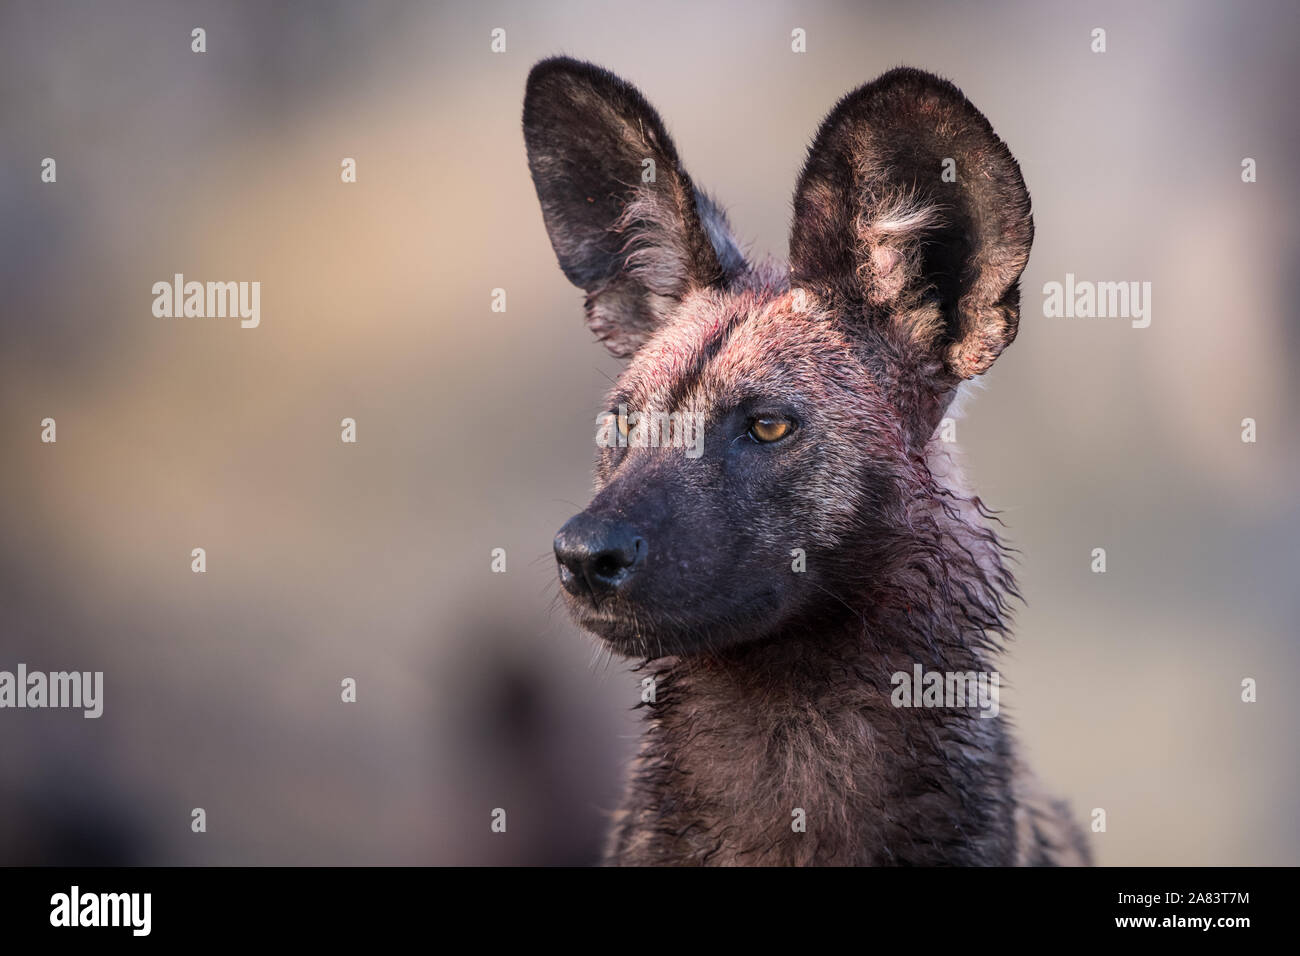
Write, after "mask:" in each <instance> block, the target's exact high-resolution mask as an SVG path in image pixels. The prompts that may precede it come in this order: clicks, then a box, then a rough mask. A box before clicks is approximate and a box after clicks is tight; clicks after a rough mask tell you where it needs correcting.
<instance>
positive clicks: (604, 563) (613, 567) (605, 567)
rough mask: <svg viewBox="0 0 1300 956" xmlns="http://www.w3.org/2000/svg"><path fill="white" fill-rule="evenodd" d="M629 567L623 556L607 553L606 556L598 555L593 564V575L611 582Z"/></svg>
mask: <svg viewBox="0 0 1300 956" xmlns="http://www.w3.org/2000/svg"><path fill="white" fill-rule="evenodd" d="M627 566H628V565H627V563H626V562H625V561H624V560H623V555H621V554H616V553H613V552H609V551H606V552H605V553H604V554H601V555H597V556H596V560H595V561H593V562H592V563H591V573H592V574H594V575H596V577H598V578H605V579H606V580H609V579H610V578H613V577H614V576H615V575H617V574H618V573H619V572H620V571H622V570H623V569H624V568H626V567H627Z"/></svg>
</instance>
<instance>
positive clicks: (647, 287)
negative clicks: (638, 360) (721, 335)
mask: <svg viewBox="0 0 1300 956" xmlns="http://www.w3.org/2000/svg"><path fill="white" fill-rule="evenodd" d="M524 141H525V143H526V144H527V147H528V167H529V169H530V170H531V171H532V174H533V184H534V185H535V186H536V187H537V197H538V199H539V200H540V201H541V205H542V216H543V218H544V219H545V221H546V229H547V231H548V232H549V233H550V237H551V245H552V247H553V248H554V249H555V255H556V257H557V258H558V259H559V261H560V268H561V269H563V270H564V274H565V275H566V276H567V277H568V279H569V281H570V282H572V283H573V284H574V285H576V286H578V287H579V288H581V289H584V290H585V291H586V293H587V324H588V325H589V326H590V327H591V330H592V331H593V332H594V333H595V334H596V336H597V338H599V339H601V340H602V341H603V342H604V343H605V345H606V347H607V348H608V349H609V350H610V351H611V352H613V353H614V354H615V355H619V356H628V355H631V354H632V353H633V352H635V351H636V350H637V348H639V347H640V345H641V344H642V343H643V342H644V341H645V340H646V339H647V338H648V337H649V336H650V335H651V334H652V333H653V332H654V330H655V329H656V328H657V327H658V326H659V325H660V323H661V322H662V321H663V319H664V317H665V316H666V315H667V314H668V313H669V312H670V311H671V310H672V309H673V308H674V307H675V306H676V305H677V303H679V302H680V301H681V299H682V298H683V296H685V295H686V294H687V293H688V292H690V291H691V290H693V289H701V288H707V287H710V286H725V285H726V284H727V283H728V282H729V281H730V280H731V279H733V278H734V277H735V276H737V275H739V274H740V273H741V272H743V271H745V268H746V265H745V260H744V257H743V256H742V255H741V253H740V251H739V249H738V248H737V246H736V243H735V240H734V239H733V238H732V236H731V231H730V228H729V227H728V226H727V221H726V218H725V216H724V215H723V214H722V212H721V210H719V209H718V208H717V207H716V206H715V205H714V204H713V203H712V202H711V201H710V200H709V199H708V198H707V197H706V196H705V195H704V194H703V193H701V192H699V191H698V190H696V188H695V186H694V184H693V183H692V182H691V178H690V177H689V176H688V175H687V174H686V171H685V170H684V169H683V168H682V166H681V162H680V161H679V160H678V158H677V149H676V147H674V146H673V142H672V140H671V139H670V138H669V137H668V132H667V130H665V129H664V125H663V122H662V121H661V120H660V119H659V114H658V113H656V112H655V110H654V108H653V107H651V106H650V104H649V103H647V102H646V101H645V98H644V97H643V96H642V95H641V94H640V93H639V92H638V91H637V90H636V88H635V87H633V86H632V85H631V84H629V83H627V82H625V81H623V80H621V79H619V78H618V77H617V76H615V75H614V74H612V73H610V72H608V71H606V70H602V69H600V68H599V67H597V66H593V65H591V64H590V63H582V62H580V61H578V60H573V59H569V58H567V57H556V58H554V59H549V60H543V61H542V62H540V63H538V64H537V65H536V66H534V67H533V69H532V72H531V73H530V74H529V75H528V88H527V92H526V93H525V95H524ZM647 161H648V162H647Z"/></svg>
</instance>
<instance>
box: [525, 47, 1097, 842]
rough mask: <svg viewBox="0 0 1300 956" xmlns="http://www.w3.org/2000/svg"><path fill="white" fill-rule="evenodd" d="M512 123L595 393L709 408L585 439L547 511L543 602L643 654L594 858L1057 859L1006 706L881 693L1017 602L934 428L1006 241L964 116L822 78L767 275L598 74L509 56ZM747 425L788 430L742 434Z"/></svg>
mask: <svg viewBox="0 0 1300 956" xmlns="http://www.w3.org/2000/svg"><path fill="white" fill-rule="evenodd" d="M524 130H525V137H526V140H527V143H528V150H529V162H530V167H531V169H532V173H533V178H534V181H535V183H536V185H537V189H538V193H539V196H540V197H541V202H542V209H543V213H544V216H545V219H546V224H547V228H548V231H549V232H550V235H551V239H552V243H553V245H554V247H555V250H556V254H557V257H558V258H559V260H560V264H561V266H562V268H563V269H564V271H565V274H566V275H568V276H569V278H570V279H571V280H573V281H574V282H575V283H576V284H578V285H579V286H581V287H582V288H583V289H585V290H586V292H587V306H588V318H589V322H590V324H591V327H592V329H593V331H594V332H595V334H596V335H597V336H598V337H600V338H601V339H602V340H603V341H605V342H606V344H607V345H608V346H609V347H610V348H611V350H612V351H614V352H615V353H616V354H620V355H627V356H630V357H631V361H630V363H629V365H628V367H627V369H626V370H625V372H624V373H623V375H622V376H621V377H620V378H619V381H618V383H617V384H616V386H615V388H614V389H613V391H612V392H611V394H610V395H609V397H608V405H607V407H608V408H610V409H611V410H612V409H615V408H618V407H627V408H632V409H643V410H663V411H692V412H697V413H699V415H700V416H702V419H703V420H704V421H706V422H707V423H708V430H707V433H706V443H705V453H704V454H703V455H702V456H701V457H699V458H698V459H692V458H688V457H685V456H683V454H682V453H681V452H680V450H678V449H671V448H639V447H637V448H602V449H601V450H600V452H599V453H598V456H597V464H596V493H595V496H594V498H593V501H592V503H591V505H590V506H589V508H588V509H586V510H585V511H584V512H583V513H582V514H581V515H578V516H576V517H575V518H574V519H573V520H572V521H570V522H569V523H568V524H567V525H566V526H565V528H564V529H562V530H561V533H560V535H559V536H557V541H556V553H557V557H558V558H559V560H560V570H561V580H562V582H563V583H564V586H565V589H566V598H567V600H568V602H569V606H570V609H571V610H572V611H573V613H574V614H575V616H576V617H577V619H578V620H579V622H580V623H582V624H583V625H584V626H585V627H587V628H588V629H590V630H591V631H592V632H593V633H595V634H597V635H598V636H600V637H601V638H603V639H604V640H606V641H608V642H609V644H610V645H611V646H612V647H613V649H614V650H616V651H617V652H619V653H622V654H625V655H627V656H628V657H631V658H633V659H635V660H638V661H640V662H641V663H640V664H639V667H640V669H641V671H642V673H643V675H647V676H652V677H653V678H654V683H653V687H654V695H653V701H650V702H648V703H647V704H646V705H645V709H646V713H647V720H646V729H645V735H644V738H643V742H642V747H641V751H640V755H639V756H638V758H637V760H636V763H635V766H634V768H633V771H632V775H631V778H630V781H629V786H628V792H627V796H626V799H625V802H624V805H623V807H622V809H621V810H620V811H619V812H618V814H617V817H616V820H615V826H614V830H613V833H612V836H611V843H610V848H609V860H610V862H612V863H619V864H985V865H990V864H992V865H998V864H1001V865H1009V864H1014V863H1022V864H1052V863H1077V862H1085V861H1086V859H1087V848H1086V845H1085V844H1084V841H1083V838H1082V834H1081V832H1080V831H1079V829H1078V828H1077V826H1076V825H1075V823H1074V822H1073V821H1072V820H1070V818H1069V815H1068V812H1067V811H1066V809H1065V808H1064V807H1063V806H1062V805H1061V804H1058V803H1055V802H1053V801H1051V800H1050V799H1048V798H1046V797H1043V796H1041V795H1040V794H1039V791H1038V788H1037V785H1036V784H1035V783H1034V782H1033V780H1032V777H1031V776H1030V775H1029V774H1028V772H1027V771H1026V770H1025V768H1024V767H1023V766H1022V764H1021V762H1020V760H1019V759H1018V757H1017V755H1016V750H1015V746H1014V742H1013V740H1012V735H1011V731H1010V728H1009V726H1008V722H1007V718H1006V716H1005V714H1000V715H998V716H996V717H992V718H991V719H990V718H989V717H988V715H984V716H981V714H980V712H979V711H978V710H977V709H976V708H974V707H963V706H957V707H929V708H905V707H898V706H895V704H894V702H893V701H892V700H891V690H892V689H893V688H892V686H891V675H892V674H894V673H896V672H910V671H911V670H912V668H913V667H914V666H917V665H919V666H922V667H924V669H925V670H927V671H943V672H948V671H957V672H982V673H987V672H991V671H995V670H996V659H997V653H998V651H999V648H1000V645H1001V640H1002V639H1003V637H1004V636H1005V634H1006V632H1007V628H1008V626H1009V610H1008V603H1007V602H1008V600H1009V599H1011V598H1014V597H1015V596H1016V589H1015V583H1014V580H1013V579H1012V576H1011V574H1010V572H1009V570H1008V568H1007V566H1006V563H1005V560H1004V553H1003V551H1004V549H1003V547H1002V545H1001V543H1000V541H999V540H998V538H997V536H996V535H995V533H994V532H993V530H992V529H991V527H990V525H989V516H988V514H987V512H986V511H985V509H984V508H983V506H982V505H981V504H980V503H979V500H978V499H977V498H974V497H973V496H971V495H969V494H968V493H967V492H966V490H965V489H964V487H963V484H962V480H961V477H960V474H959V473H958V470H957V468H956V466H955V464H954V463H953V462H952V460H951V459H950V457H949V455H948V454H947V452H946V449H945V446H944V445H943V443H942V442H940V441H939V440H938V439H937V438H936V436H935V430H936V427H937V426H938V425H939V422H940V418H941V416H942V414H943V413H944V411H945V409H947V407H948V406H949V404H950V402H951V401H952V399H953V397H954V394H955V393H956V391H957V389H958V386H959V385H960V383H961V382H962V381H964V380H965V379H968V378H970V377H971V376H973V375H975V374H978V373H980V372H982V371H984V370H985V369H987V368H988V366H989V364H990V363H991V362H992V361H993V359H994V358H996V356H997V354H998V353H999V352H1000V351H1001V350H1002V349H1003V348H1005V347H1006V345H1007V344H1009V343H1010V341H1011V340H1012V339H1013V338H1014V336H1015V332H1016V326H1017V320H1018V289H1017V279H1018V277H1019V275H1020V271H1021V270H1022V269H1023V268H1024V264H1025V262H1026V260H1027V258H1028V254H1029V244H1030V241H1031V239H1032V221H1031V219H1030V217H1029V197H1028V193H1027V191H1026V190H1025V188H1024V184H1023V182H1022V181H1021V179H1020V173H1019V169H1018V167H1017V166H1016V164H1015V160H1014V159H1012V158H1011V155H1010V153H1009V152H1008V151H1007V149H1006V147H1005V146H1004V145H1003V144H1002V142H1001V140H999V139H997V137H996V135H995V134H994V133H993V131H992V129H991V127H989V125H988V123H987V121H986V120H985V119H984V118H983V116H982V115H980V114H979V113H978V111H976V110H975V109H974V107H973V106H971V105H970V104H969V102H967V101H966V100H965V98H964V97H963V96H962V95H961V94H960V92H959V91H957V90H956V88H955V87H953V86H952V85H951V84H948V83H946V82H945V81H942V80H939V79H938V78H936V77H933V76H930V75H929V74H924V73H920V72H919V71H914V70H898V71H893V72H891V73H889V74H886V75H885V76H884V77H882V78H881V79H880V80H877V81H876V82H875V83H873V84H870V85H868V86H866V87H863V88H862V89H861V90H858V91H856V92H855V93H853V94H850V96H848V97H845V99H844V100H842V101H841V103H840V104H839V105H837V107H836V108H835V110H833V111H832V113H831V115H830V116H829V117H828V119H827V121H826V123H824V124H823V127H822V130H821V132H820V133H819V134H818V136H817V139H816V141H815V142H814V144H813V147H812V149H811V150H810V154H809V159H808V163H807V165H806V166H805V169H804V172H803V175H802V176H801V178H800V184H799V188H798V189H797V191H796V198H795V221H794V228H793V231H792V239H791V265H790V267H789V268H786V267H784V266H781V265H778V264H771V263H769V264H764V265H759V266H751V265H749V264H748V263H747V262H745V261H744V258H743V257H742V256H741V255H740V253H739V252H738V246H737V245H736V243H735V241H734V239H732V238H731V236H730V231H729V228H728V227H727V224H726V220H725V217H724V216H723V215H722V213H721V211H720V210H719V209H718V207H717V206H716V205H714V204H713V203H712V202H711V201H710V200H708V199H707V198H706V197H704V195H703V194H702V193H700V192H699V191H698V190H697V189H696V188H695V187H694V185H693V184H692V183H691V181H690V179H689V177H688V176H687V175H686V173H685V171H684V170H683V169H682V168H681V165H680V161H679V159H678V157H677V153H676V149H675V147H674V146H673V145H672V142H671V140H670V139H669V137H668V135H667V131H666V130H665V129H664V128H663V125H662V122H661V121H660V119H659V117H658V115H657V114H656V113H655V112H654V111H653V109H652V108H651V107H650V106H649V105H648V104H647V103H646V102H645V100H644V98H642V97H641V96H640V94H639V93H637V92H636V91H635V90H634V89H633V88H632V87H630V86H629V85H628V84H626V83H624V82H623V81H621V80H619V79H618V78H616V77H614V76H613V75H612V74H609V73H606V72H605V71H603V70H599V69H598V68H596V67H592V66H590V65H588V64H581V63H577V62H576V61H572V60H566V59H558V60H550V61H545V62H544V63H542V64H539V65H538V66H537V67H536V68H535V69H534V71H533V74H532V76H531V77H530V79H529V89H528V94H527V96H526V98H525V115H524ZM645 156H652V157H653V158H655V159H656V162H657V166H658V170H659V177H658V179H657V181H656V183H655V184H646V183H644V182H639V181H638V173H639V170H640V169H641V162H642V159H643V157H645ZM950 156H951V157H954V158H955V159H956V163H957V168H958V169H959V171H960V176H959V181H958V183H947V182H944V181H942V180H941V179H940V177H939V173H940V161H941V160H942V159H943V158H945V157H950ZM770 419H775V420H778V421H781V422H784V423H786V424H788V425H789V426H790V428H789V432H788V435H787V436H784V437H782V438H780V439H778V440H775V441H772V442H765V441H760V440H758V439H756V438H755V437H754V436H755V432H754V430H753V423H754V422H755V421H763V420H770ZM796 555H803V556H804V557H806V566H804V567H796V564H798V563H799V560H798V559H797V560H794V561H792V556H796ZM601 562H603V563H601ZM611 562H612V563H611ZM800 819H802V820H804V821H806V827H805V828H803V829H800V828H799V827H798V826H792V823H794V822H795V821H797V820H800Z"/></svg>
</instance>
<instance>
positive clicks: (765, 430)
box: [749, 418, 794, 445]
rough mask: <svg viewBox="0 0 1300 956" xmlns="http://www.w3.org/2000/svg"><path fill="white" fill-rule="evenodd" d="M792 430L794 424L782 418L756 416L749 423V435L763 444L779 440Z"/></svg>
mask: <svg viewBox="0 0 1300 956" xmlns="http://www.w3.org/2000/svg"><path fill="white" fill-rule="evenodd" d="M792 431H794V425H792V424H791V423H790V422H787V421H786V420H785V419H783V418H756V419H754V420H753V421H752V422H750V425H749V437H750V438H752V439H754V441H756V442H760V443H762V444H764V445H766V444H770V443H771V442H774V441H780V440H781V439H782V438H784V437H785V436H786V435H788V434H790V432H792Z"/></svg>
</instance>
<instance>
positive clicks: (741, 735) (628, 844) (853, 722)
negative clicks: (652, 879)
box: [609, 562, 1016, 864]
mask: <svg viewBox="0 0 1300 956" xmlns="http://www.w3.org/2000/svg"><path fill="white" fill-rule="evenodd" d="M988 567H989V568H991V569H992V570H994V571H997V572H1000V564H997V563H996V562H994V564H993V565H990V566H988ZM963 574H965V575H967V576H968V577H969V580H967V579H966V578H964V577H961V575H963ZM943 575H947V578H946V579H945V578H944V577H943ZM930 578H933V569H930V571H929V573H928V574H922V575H921V576H920V578H909V579H907V580H900V581H899V582H897V586H896V587H895V588H894V589H893V590H894V593H905V594H907V595H909V597H908V599H907V600H906V601H901V602H899V601H891V600H889V599H885V598H882V597H881V595H880V594H879V593H877V594H876V595H875V596H874V597H871V598H868V597H867V596H862V597H860V598H858V599H856V600H854V601H853V605H851V606H859V607H867V608H868V609H867V610H864V611H861V612H853V613H849V612H845V613H843V614H841V615H839V616H838V618H836V619H833V620H831V619H822V620H819V621H817V622H815V623H814V622H810V621H803V622H801V623H800V624H799V625H795V626H791V627H789V628H787V629H786V630H785V631H784V633H781V634H779V635H775V636H773V637H770V638H768V639H765V640H763V641H761V642H757V643H754V644H742V645H740V646H737V647H734V648H732V649H730V650H728V651H725V652H718V653H714V654H710V655H704V656H693V657H689V658H666V659H663V660H660V661H657V662H655V663H654V664H653V665H649V666H651V667H653V668H654V670H653V673H654V685H653V688H654V695H653V696H654V700H653V701H648V702H647V703H646V704H645V708H646V710H647V722H646V730H645V736H644V739H643V741H642V748H641V752H640V754H639V756H638V758H637V760H636V763H635V765H634V767H633V772H632V778H631V780H630V782H629V788H628V795H627V799H626V800H625V804H624V808H623V809H622V810H621V811H620V813H619V818H618V820H617V822H616V826H615V829H614V833H613V837H612V840H611V845H610V848H609V858H610V861H611V862H615V863H628V864H661V863H679V864H680V863H690V862H698V863H735V864H799V863H810V862H814V861H815V862H818V863H832V864H834V863H842V864H890V863H898V864H934V863H946V864H960V863H982V864H988V863H1007V864H1009V863H1012V862H1014V857H1015V853H1016V840H1015V835H1014V823H1013V816H1014V806H1015V804H1014V797H1013V794H1012V778H1013V775H1014V773H1015V770H1014V765H1015V761H1014V757H1013V755H1012V753H1011V745H1010V741H1009V735H1008V734H1006V733H1005V732H1004V729H1003V726H1002V721H1001V719H1000V718H997V717H996V716H993V715H990V714H989V713H988V712H987V711H985V712H984V713H985V717H981V716H980V714H981V711H980V709H979V708H978V707H976V706H966V707H952V706H942V705H941V706H938V707H930V706H896V704H897V703H898V701H897V699H896V695H895V694H894V691H895V690H896V684H895V682H894V681H893V680H892V677H893V675H895V674H898V673H902V674H907V675H909V676H910V675H912V674H913V673H914V672H915V669H916V667H917V666H918V665H919V666H920V667H921V668H922V669H923V670H924V671H926V672H931V671H939V672H945V673H947V672H958V673H961V672H968V671H975V672H977V673H981V674H987V673H988V672H989V671H990V670H991V669H992V668H991V666H990V662H991V661H992V659H993V653H992V646H991V645H990V644H988V643H985V642H984V641H983V639H982V638H981V636H980V635H981V634H982V633H983V632H982V631H980V630H979V629H978V628H975V627H974V624H973V622H972V618H974V619H975V621H978V619H979V617H980V615H981V614H984V613H995V612H997V611H998V607H997V605H996V602H994V604H993V605H992V606H990V605H989V603H988V602H989V601H990V600H992V597H991V591H990V588H989V585H990V582H991V581H993V580H994V578H990V577H989V575H988V574H987V569H986V570H981V567H980V566H978V565H977V564H971V565H970V566H969V567H967V568H965V569H963V568H961V567H960V563H957V564H954V563H951V562H949V563H947V564H946V565H945V567H944V569H943V570H942V574H941V575H940V577H938V578H934V580H935V581H937V582H939V583H938V584H936V585H932V586H931V587H930V588H929V589H926V588H925V587H923V586H922V585H921V584H920V583H918V582H919V581H920V580H922V579H926V580H928V579H930ZM980 588H983V589H984V591H981V590H980ZM985 592H989V593H985ZM954 593H956V594H963V593H964V594H976V595H983V596H982V597H977V599H976V602H975V603H976V604H977V605H978V606H977V607H966V608H954V606H953V603H952V602H951V596H952V594H954ZM945 600H948V601H949V602H950V603H949V604H946V605H945V604H944V603H943V602H944V601H945ZM894 605H901V606H894ZM919 690H920V689H919V688H918V689H917V691H918V693H917V703H920V697H919ZM988 717H991V718H992V719H986V718H988Z"/></svg>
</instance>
